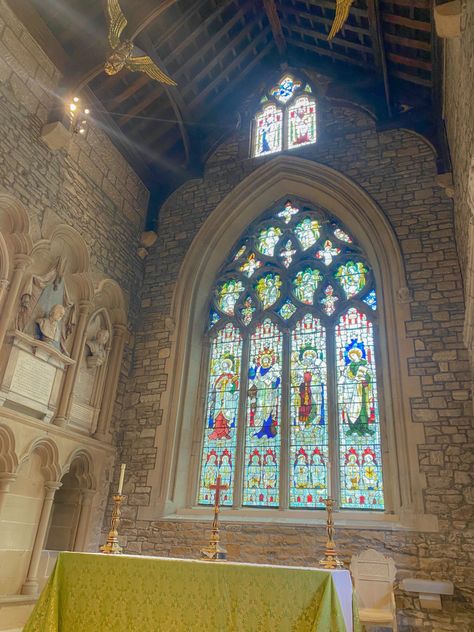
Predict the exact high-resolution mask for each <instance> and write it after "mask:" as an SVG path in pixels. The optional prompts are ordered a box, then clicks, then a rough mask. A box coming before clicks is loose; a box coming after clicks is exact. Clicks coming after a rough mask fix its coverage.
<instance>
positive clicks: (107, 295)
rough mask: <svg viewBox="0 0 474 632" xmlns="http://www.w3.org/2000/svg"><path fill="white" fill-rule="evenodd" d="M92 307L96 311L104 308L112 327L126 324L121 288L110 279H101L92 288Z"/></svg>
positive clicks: (125, 310) (125, 311)
mask: <svg viewBox="0 0 474 632" xmlns="http://www.w3.org/2000/svg"><path fill="white" fill-rule="evenodd" d="M94 292H95V296H94V305H95V307H96V308H97V309H99V308H104V309H105V310H106V312H107V314H108V316H109V317H110V321H111V324H112V325H115V324H119V325H126V324H127V308H126V304H125V299H124V295H123V291H122V288H121V287H120V286H119V284H118V283H117V282H116V281H113V280H112V279H101V280H100V281H97V282H96V284H95V287H94Z"/></svg>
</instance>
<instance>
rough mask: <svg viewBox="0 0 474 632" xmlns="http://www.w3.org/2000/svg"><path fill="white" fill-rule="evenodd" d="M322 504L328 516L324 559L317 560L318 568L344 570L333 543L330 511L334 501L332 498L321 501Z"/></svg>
mask: <svg viewBox="0 0 474 632" xmlns="http://www.w3.org/2000/svg"><path fill="white" fill-rule="evenodd" d="M323 503H324V504H325V506H326V511H327V514H328V517H327V521H326V533H327V540H326V548H325V550H324V557H323V558H322V559H320V560H319V566H321V567H322V568H326V569H334V568H344V562H341V560H340V559H339V558H338V557H337V551H336V543H335V542H334V533H335V528H334V520H333V517H332V511H333V507H334V505H335V504H336V501H335V500H334V499H333V498H326V499H325V500H323Z"/></svg>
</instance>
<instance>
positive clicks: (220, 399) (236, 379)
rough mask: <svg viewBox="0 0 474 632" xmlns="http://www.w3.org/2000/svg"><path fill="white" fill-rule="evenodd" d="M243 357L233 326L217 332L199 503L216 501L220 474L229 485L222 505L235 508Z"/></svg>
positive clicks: (211, 373) (208, 398)
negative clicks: (214, 490)
mask: <svg viewBox="0 0 474 632" xmlns="http://www.w3.org/2000/svg"><path fill="white" fill-rule="evenodd" d="M241 355H242V337H241V335H240V333H239V331H238V329H237V328H236V327H234V325H233V324H232V323H227V325H226V326H225V327H224V328H223V329H221V330H220V331H219V332H218V333H217V335H216V336H215V338H214V339H213V341H212V346H211V358H210V365H209V382H208V389H207V409H206V428H205V432H204V442H203V458H202V462H201V480H200V486H199V502H200V503H201V504H204V505H208V504H211V503H212V502H214V495H213V494H214V493H213V491H212V490H211V489H210V485H213V484H214V483H215V482H216V480H217V477H218V476H219V475H220V477H221V479H222V482H223V483H226V484H227V485H229V489H228V490H227V491H226V492H225V494H224V497H223V504H224V505H232V493H233V485H232V481H233V468H234V463H235V449H236V445H237V411H238V406H239V392H240V363H241Z"/></svg>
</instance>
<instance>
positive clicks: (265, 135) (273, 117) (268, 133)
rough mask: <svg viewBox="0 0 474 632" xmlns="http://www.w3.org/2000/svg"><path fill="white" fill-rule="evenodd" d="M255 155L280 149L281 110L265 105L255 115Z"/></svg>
mask: <svg viewBox="0 0 474 632" xmlns="http://www.w3.org/2000/svg"><path fill="white" fill-rule="evenodd" d="M256 127H257V132H256V137H255V155H256V156H263V155H264V154H272V153H274V152H275V151H281V149H282V136H283V134H282V127H283V112H282V110H280V108H277V107H276V106H275V105H267V106H265V107H264V109H263V110H262V112H260V114H257V117H256Z"/></svg>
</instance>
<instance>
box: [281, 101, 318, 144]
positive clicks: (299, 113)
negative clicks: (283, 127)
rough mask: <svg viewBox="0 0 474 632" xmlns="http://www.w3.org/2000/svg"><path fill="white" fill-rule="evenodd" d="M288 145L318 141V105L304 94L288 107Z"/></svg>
mask: <svg viewBox="0 0 474 632" xmlns="http://www.w3.org/2000/svg"><path fill="white" fill-rule="evenodd" d="M288 116H289V120H288V147H289V148H291V147H299V146H301V145H308V144H309V143H314V142H315V141H316V105H315V102H314V100H313V99H309V98H308V97H307V96H302V97H299V98H298V99H296V101H295V103H294V105H292V106H291V107H290V108H288Z"/></svg>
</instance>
